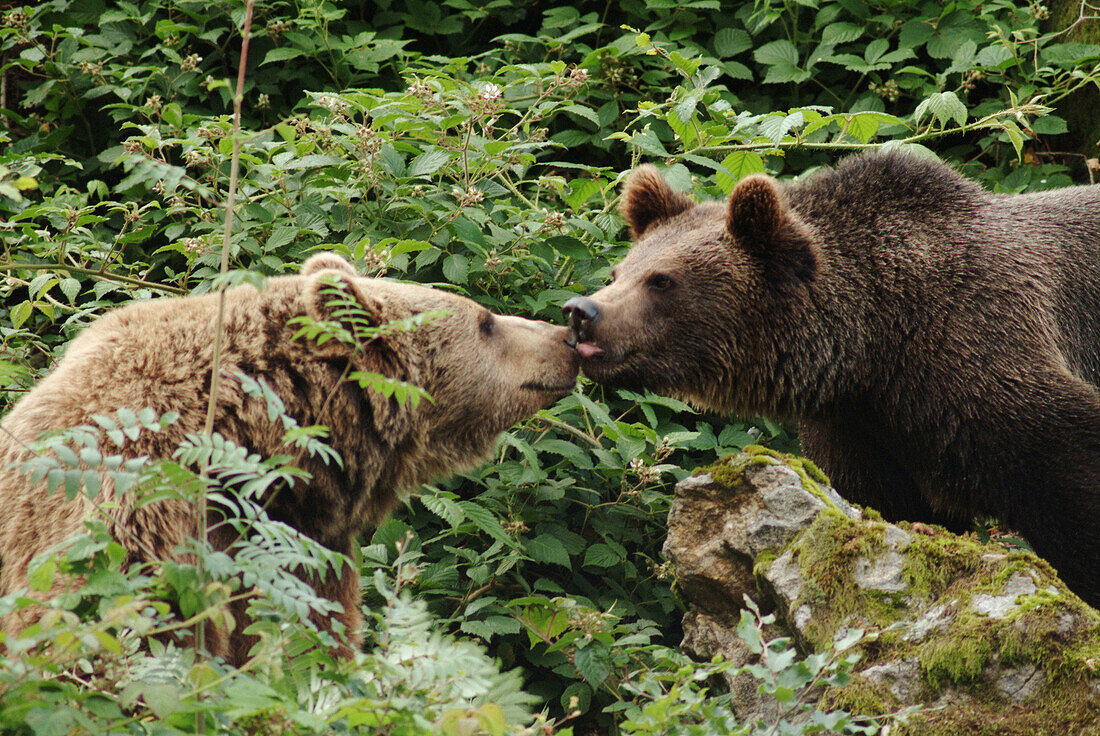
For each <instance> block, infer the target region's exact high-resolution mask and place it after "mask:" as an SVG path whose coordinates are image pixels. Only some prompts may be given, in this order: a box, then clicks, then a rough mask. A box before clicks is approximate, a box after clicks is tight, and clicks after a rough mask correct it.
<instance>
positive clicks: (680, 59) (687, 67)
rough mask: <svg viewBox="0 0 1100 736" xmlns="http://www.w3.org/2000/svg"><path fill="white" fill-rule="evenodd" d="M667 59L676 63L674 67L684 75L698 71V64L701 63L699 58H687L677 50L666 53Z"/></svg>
mask: <svg viewBox="0 0 1100 736" xmlns="http://www.w3.org/2000/svg"><path fill="white" fill-rule="evenodd" d="M668 59H669V61H671V62H672V63H673V64H675V65H676V68H677V69H679V70H680V71H681V72H683V73H684V75H685V76H688V77H690V76H691V75H693V74H695V72H697V71H699V66H700V65H701V64H702V63H703V62H702V60H701V59H687V58H684V56H683V55H682V54H681V53H680V52H679V51H673V52H672V53H670V54H669V55H668Z"/></svg>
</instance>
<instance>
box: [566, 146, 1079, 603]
mask: <svg viewBox="0 0 1100 736" xmlns="http://www.w3.org/2000/svg"><path fill="white" fill-rule="evenodd" d="M636 176H637V175H634V176H632V177H631V178H630V180H629V181H628V183H627V184H626V186H625V189H624V202H623V212H624V214H625V216H626V217H627V219H628V221H629V222H630V225H631V228H632V230H633V231H634V232H636V233H640V237H638V238H637V240H636V242H635V244H634V247H633V248H632V249H631V251H630V253H629V254H628V255H627V257H626V258H625V259H624V260H623V261H622V262H621V263H620V264H618V265H617V266H616V269H615V279H614V282H613V283H611V284H610V285H608V286H607V287H605V288H604V289H601V290H600V291H598V292H597V293H595V294H594V295H592V297H591V299H592V300H593V305H589V308H595V309H596V311H597V312H598V317H597V318H596V319H594V320H584V319H580V314H581V313H580V312H576V313H575V314H574V319H575V320H576V322H575V324H576V326H577V332H579V333H580V334H578V335H577V336H576V337H577V339H579V340H580V341H581V342H588V343H591V344H593V345H595V346H597V347H599V348H601V349H602V351H603V352H602V354H599V355H594V356H593V357H592V358H590V359H586V360H585V361H584V362H583V364H582V367H583V369H584V371H585V372H586V373H587V374H588V375H589V376H591V377H592V378H593V379H595V380H597V381H601V382H606V383H608V384H612V385H620V386H630V387H635V388H637V387H643V386H644V387H648V388H651V389H653V390H656V391H664V392H668V393H672V394H677V395H680V396H682V397H685V398H687V399H688V400H690V401H692V402H693V403H695V404H696V405H697V406H700V407H705V408H708V409H713V410H716V411H721V412H728V413H736V414H740V415H752V414H754V413H762V414H766V415H771V416H775V417H779V418H785V419H793V420H797V421H798V422H799V426H800V429H801V438H802V441H803V446H804V449H805V452H806V454H807V455H808V456H809V457H811V458H813V459H814V460H816V461H818V462H819V463H820V464H821V465H822V466H823V467H824V469H825V470H826V472H828V473H829V474H830V475H831V476H832V478H833V480H834V482H835V484H836V486H837V488H838V489H840V490H841V491H842V492H843V493H845V494H847V495H848V496H850V497H851V498H853V499H855V500H857V501H859V502H862V503H865V504H869V505H871V506H873V507H875V508H877V509H879V510H880V511H882V513H883V514H884V515H885V516H886V517H887V518H889V519H909V520H925V521H935V522H940V523H947V524H949V525H951V526H954V527H956V528H958V527H960V526H965V524H966V523H967V522H968V520H969V519H970V518H971V517H973V516H974V515H979V514H981V515H985V514H988V515H993V516H997V517H999V518H1001V519H1002V520H1003V521H1004V522H1005V523H1007V524H1008V525H1010V526H1012V527H1014V528H1016V529H1019V530H1020V531H1021V532H1023V533H1024V534H1025V535H1026V536H1027V538H1028V539H1029V541H1030V542H1031V543H1032V544H1033V545H1034V547H1035V549H1036V551H1037V552H1038V553H1039V554H1040V555H1042V556H1043V557H1045V558H1046V559H1047V560H1049V561H1050V562H1051V563H1052V564H1053V565H1054V566H1055V567H1056V568H1057V569H1058V571H1059V573H1060V574H1061V575H1062V577H1063V579H1064V580H1065V581H1066V582H1067V583H1068V584H1069V585H1070V587H1072V588H1073V589H1074V590H1075V591H1076V592H1077V593H1079V594H1080V595H1081V596H1082V597H1083V598H1084V599H1085V600H1087V601H1088V602H1089V603H1091V604H1092V605H1094V606H1095V605H1098V604H1100V393H1098V391H1097V385H1100V186H1092V187H1074V188H1068V189H1060V190H1054V191H1047V192H1040V193H1034V194H1027V195H995V194H989V193H987V192H985V191H983V190H982V189H981V188H980V187H979V186H978V185H977V184H976V183H974V182H972V181H969V180H967V179H964V178H962V177H961V176H959V175H958V174H956V173H955V172H954V171H952V170H951V169H949V168H948V167H946V166H944V165H943V164H941V163H938V162H935V161H929V160H926V159H923V158H915V157H911V156H908V155H905V154H902V153H869V154H863V155H859V156H854V157H851V158H848V159H845V160H844V161H842V162H841V163H840V165H839V166H837V168H835V169H828V170H823V171H820V172H817V173H815V174H813V175H811V176H808V177H807V178H805V179H804V180H801V181H798V182H796V183H793V184H780V183H779V182H776V181H775V180H773V179H770V178H769V177H766V176H754V177H750V178H747V179H745V180H743V181H742V182H740V183H739V184H738V185H737V186H736V187H735V189H734V191H733V192H732V194H731V197H730V201H729V203H728V204H727V205H725V206H723V205H722V204H721V203H716V202H706V203H702V204H698V205H696V206H695V207H693V208H690V209H687V210H684V211H682V212H679V213H671V210H670V209H669V208H668V207H664V206H662V207H661V208H659V211H658V214H657V216H655V217H649V216H647V215H646V214H645V212H644V210H645V208H646V207H647V206H648V203H650V202H658V203H660V202H667V201H670V200H672V198H673V194H672V193H671V189H670V188H669V187H668V185H667V184H666V183H665V182H664V181H663V180H660V179H658V178H655V176H654V173H653V171H652V170H651V169H646V170H643V173H642V174H641V175H640V178H636ZM673 209H674V208H673ZM655 274H663V275H664V276H666V277H668V278H670V279H671V283H672V284H673V285H672V286H671V287H667V286H666V287H665V288H661V289H657V288H654V287H655V285H662V286H664V285H665V282H664V281H661V280H656V281H655V280H654V279H655ZM571 311H572V310H571Z"/></svg>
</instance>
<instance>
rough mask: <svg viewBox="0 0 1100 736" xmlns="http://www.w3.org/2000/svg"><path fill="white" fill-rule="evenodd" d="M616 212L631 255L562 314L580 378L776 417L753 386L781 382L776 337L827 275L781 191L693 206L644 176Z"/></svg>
mask: <svg viewBox="0 0 1100 736" xmlns="http://www.w3.org/2000/svg"><path fill="white" fill-rule="evenodd" d="M621 210H622V213H623V217H624V219H625V220H626V222H627V225H628V226H629V228H630V232H631V235H632V236H633V239H634V245H633V247H632V248H631V250H630V252H629V253H628V254H627V256H626V257H625V258H624V259H623V260H622V261H621V262H620V263H618V264H617V265H616V266H615V267H614V268H613V269H612V272H611V276H612V282H611V283H610V284H608V285H607V286H605V287H604V288H602V289H600V290H599V291H597V292H596V293H594V294H592V295H591V296H589V297H574V298H572V299H570V300H569V301H568V302H566V304H565V305H564V307H563V308H564V311H565V314H566V316H567V318H568V319H569V322H570V325H571V328H572V340H573V342H574V345H575V348H576V349H577V351H578V353H579V354H580V355H581V358H582V363H581V368H582V370H583V371H584V372H585V374H586V375H588V376H589V377H590V378H592V379H593V380H595V381H597V382H599V383H604V384H607V385H611V386H618V387H624V388H631V389H642V388H648V389H651V390H653V391H657V392H662V393H666V394H670V395H674V396H679V397H682V398H684V399H685V400H687V401H689V402H691V403H693V404H695V405H696V406H698V407H700V408H704V409H712V410H715V411H724V412H750V411H765V410H774V409H776V408H777V407H776V406H774V404H775V403H776V401H775V400H774V399H772V398H769V391H770V388H769V387H768V386H761V385H758V384H760V383H761V382H764V381H765V380H768V381H770V380H771V376H773V375H774V373H775V371H776V370H779V371H782V367H781V366H778V365H776V364H775V363H776V361H782V360H783V359H784V357H785V356H783V355H782V354H781V353H782V351H783V348H782V344H781V343H780V344H776V343H775V342H774V338H775V337H776V334H775V326H776V325H777V324H782V322H783V319H784V317H783V316H781V315H782V313H783V312H785V311H788V310H792V309H794V308H796V307H797V305H799V304H801V303H804V302H805V301H806V300H807V299H808V298H809V293H810V288H811V287H812V283H813V281H814V279H815V278H817V276H818V274H819V272H820V270H821V269H822V267H823V266H822V263H821V257H820V250H819V246H818V243H817V242H816V240H815V236H814V233H813V231H812V229H811V228H810V227H809V226H807V225H806V224H805V223H804V222H803V221H802V220H801V219H800V218H799V216H798V214H797V213H796V212H794V211H793V210H792V209H791V208H790V206H789V204H788V202H787V197H786V193H785V192H784V189H783V187H782V185H780V184H779V182H777V181H776V180H774V179H772V178H771V177H769V176H765V175H752V176H749V177H746V178H745V179H743V180H741V181H740V182H738V184H737V185H736V186H735V187H734V189H733V191H732V192H731V194H730V197H729V200H728V201H727V202H704V203H696V202H694V201H692V200H691V199H689V198H688V197H686V196H684V195H683V194H680V193H678V192H676V191H674V190H673V189H672V188H671V187H670V186H669V184H668V183H667V182H666V181H665V179H664V178H663V177H662V176H661V174H660V173H659V172H658V171H657V169H656V168H655V167H653V166H649V165H645V166H641V167H639V168H638V169H636V170H635V171H634V172H632V173H631V175H630V176H629V177H628V179H627V181H626V184H625V186H624V189H623V193H622V200H621ZM761 364H768V365H767V370H766V371H761V370H759V368H760V366H761ZM765 374H766V375H767V376H768V378H767V379H765V378H764V375H765Z"/></svg>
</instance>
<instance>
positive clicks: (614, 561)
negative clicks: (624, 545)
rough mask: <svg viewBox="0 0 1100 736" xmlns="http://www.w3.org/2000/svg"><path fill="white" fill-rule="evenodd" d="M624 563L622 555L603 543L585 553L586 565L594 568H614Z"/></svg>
mask: <svg viewBox="0 0 1100 736" xmlns="http://www.w3.org/2000/svg"><path fill="white" fill-rule="evenodd" d="M622 561H623V557H622V555H620V554H619V553H618V552H616V551H615V549H614V548H612V547H611V546H610V545H607V544H603V543H602V542H600V543H597V544H593V545H592V546H591V547H589V548H588V550H587V551H586V552H585V553H584V564H585V565H591V566H592V567H614V566H615V565H618V564H619V563H620V562H622Z"/></svg>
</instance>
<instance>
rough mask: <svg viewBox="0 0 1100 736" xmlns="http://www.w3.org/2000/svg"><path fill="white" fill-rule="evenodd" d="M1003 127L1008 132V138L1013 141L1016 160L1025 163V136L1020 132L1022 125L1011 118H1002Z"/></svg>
mask: <svg viewBox="0 0 1100 736" xmlns="http://www.w3.org/2000/svg"><path fill="white" fill-rule="evenodd" d="M999 122H1000V124H1001V127H1002V128H1004V131H1005V133H1007V134H1008V140H1009V141H1011V142H1012V147H1013V148H1014V149H1015V150H1016V160H1017V161H1019V162H1021V163H1023V160H1024V136H1023V133H1021V132H1020V127H1019V126H1018V125H1016V123H1015V122H1013V121H1011V120H1007V119H1005V120H1000V121H999Z"/></svg>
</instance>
